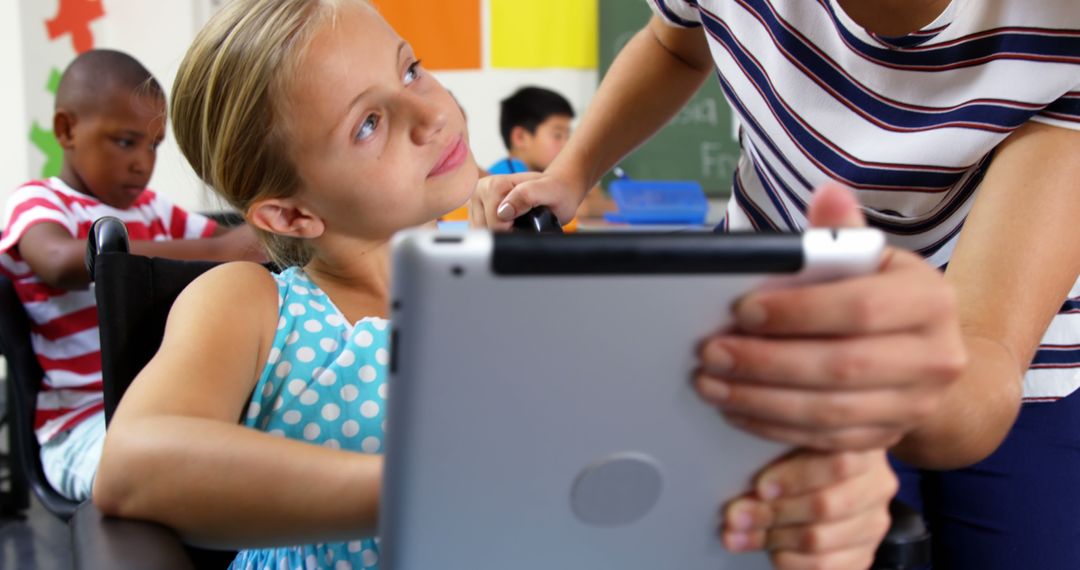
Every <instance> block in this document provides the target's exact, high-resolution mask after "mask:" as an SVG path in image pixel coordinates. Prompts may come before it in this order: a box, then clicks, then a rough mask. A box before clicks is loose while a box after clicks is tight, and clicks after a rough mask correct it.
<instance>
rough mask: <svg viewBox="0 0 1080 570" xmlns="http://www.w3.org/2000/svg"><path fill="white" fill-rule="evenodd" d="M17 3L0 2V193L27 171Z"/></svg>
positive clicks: (20, 179)
mask: <svg viewBox="0 0 1080 570" xmlns="http://www.w3.org/2000/svg"><path fill="white" fill-rule="evenodd" d="M19 6H20V3H19V2H0V73H2V77H3V79H2V81H0V192H2V191H3V190H6V189H8V188H12V187H13V186H15V185H16V184H19V183H20V182H22V179H24V178H26V172H27V141H26V113H25V108H26V106H25V103H24V100H23V98H24V97H23V74H22V39H21V35H20V31H21V26H20V25H19V24H20V21H19Z"/></svg>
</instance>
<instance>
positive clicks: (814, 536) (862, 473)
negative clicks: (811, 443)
mask: <svg viewBox="0 0 1080 570" xmlns="http://www.w3.org/2000/svg"><path fill="white" fill-rule="evenodd" d="M896 489H897V480H896V475H894V474H893V472H892V469H891V468H890V467H889V463H888V461H887V460H886V458H885V452H884V451H882V450H871V451H846V452H831V453H821V452H814V451H797V452H794V453H792V454H790V455H788V456H786V457H784V458H782V459H780V460H779V461H777V462H776V463H774V464H772V465H771V466H769V467H767V468H766V469H765V470H764V471H762V473H760V474H759V475H758V477H757V478H756V480H755V483H754V491H752V492H750V493H747V494H746V495H744V496H742V497H739V498H738V499H735V500H734V501H732V502H730V503H728V504H727V505H726V506H725V507H724V513H723V524H722V527H721V539H722V541H723V543H724V547H725V548H727V549H728V550H731V551H733V552H746V551H751V550H768V551H769V555H770V557H771V559H772V562H773V565H774V566H775V567H776V568H778V569H781V570H801V569H811V568H829V569H830V570H847V569H851V570H865V569H866V568H869V567H870V565H871V564H872V563H873V560H874V553H875V552H876V551H877V547H878V545H879V544H880V543H881V539H882V537H884V536H885V533H886V532H887V531H888V529H889V523H890V518H889V501H890V500H891V499H892V497H893V495H895V494H896Z"/></svg>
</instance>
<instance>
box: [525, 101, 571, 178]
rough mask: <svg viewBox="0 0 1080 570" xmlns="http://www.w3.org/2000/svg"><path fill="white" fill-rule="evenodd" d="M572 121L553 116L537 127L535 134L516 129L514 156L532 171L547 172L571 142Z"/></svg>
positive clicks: (560, 116) (563, 116) (563, 117)
mask: <svg viewBox="0 0 1080 570" xmlns="http://www.w3.org/2000/svg"><path fill="white" fill-rule="evenodd" d="M570 121H571V119H570V117H569V116H567V115H552V116H550V117H548V118H547V119H545V120H544V122H543V123H540V124H539V125H537V127H536V132H535V133H530V132H529V131H527V130H526V129H525V128H523V127H516V128H515V129H514V132H513V135H512V136H513V139H512V140H513V143H514V148H513V150H512V154H513V155H514V157H515V158H517V159H519V160H521V161H522V162H524V163H525V164H527V165H529V168H530V169H531V170H537V171H543V170H546V169H547V167H548V166H551V163H552V162H553V161H554V160H555V157H556V156H558V155H559V152H561V151H562V149H563V147H564V146H566V141H568V140H570Z"/></svg>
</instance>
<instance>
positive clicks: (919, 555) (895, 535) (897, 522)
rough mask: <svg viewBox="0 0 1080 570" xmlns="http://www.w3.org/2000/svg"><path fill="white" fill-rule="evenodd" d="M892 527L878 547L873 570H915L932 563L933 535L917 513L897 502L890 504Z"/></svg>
mask: <svg viewBox="0 0 1080 570" xmlns="http://www.w3.org/2000/svg"><path fill="white" fill-rule="evenodd" d="M889 515H890V516H891V517H892V525H891V526H890V527H889V532H887V533H886V534H885V538H884V539H883V540H882V541H881V545H880V546H878V549H877V554H876V556H875V557H874V565H873V566H872V567H871V568H872V569H873V570H914V569H916V568H922V567H924V566H926V565H927V564H929V563H930V558H931V556H930V532H929V531H928V530H927V529H926V525H925V524H924V523H923V520H922V516H920V515H919V513H918V511H916V510H915V509H912V508H911V507H909V506H907V505H905V504H904V503H903V502H901V501H900V500H898V499H893V501H892V502H891V503H889Z"/></svg>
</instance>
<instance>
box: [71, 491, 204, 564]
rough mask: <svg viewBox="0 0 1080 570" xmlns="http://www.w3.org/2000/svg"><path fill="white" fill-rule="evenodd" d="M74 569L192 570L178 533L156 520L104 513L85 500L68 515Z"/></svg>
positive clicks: (189, 559)
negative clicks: (150, 569) (137, 569)
mask: <svg viewBox="0 0 1080 570" xmlns="http://www.w3.org/2000/svg"><path fill="white" fill-rule="evenodd" d="M70 524H71V541H72V550H73V551H74V558H75V569H76V570H96V569H99V568H110V569H113V570H128V569H131V570H134V569H136V568H139V569H141V568H156V569H160V570H194V569H195V565H194V563H193V562H192V561H191V558H190V557H189V556H188V553H187V551H186V550H185V549H184V545H183V543H181V542H180V537H179V536H177V535H176V533H175V532H173V531H172V530H170V529H169V528H167V527H164V526H161V525H159V524H157V523H152V522H146V521H136V520H126V519H118V518H112V517H106V516H104V515H102V514H101V512H100V511H98V510H97V508H96V507H94V504H93V502H91V501H86V502H85V503H83V504H82V505H80V506H79V508H78V509H77V510H76V511H75V516H74V517H72V519H71V523H70Z"/></svg>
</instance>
